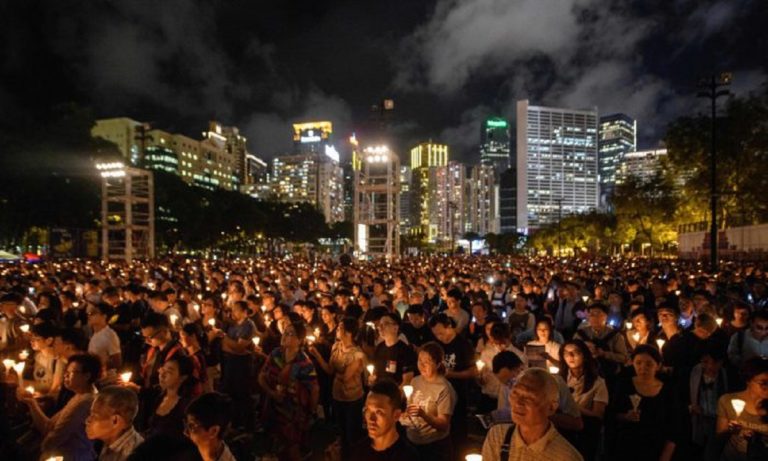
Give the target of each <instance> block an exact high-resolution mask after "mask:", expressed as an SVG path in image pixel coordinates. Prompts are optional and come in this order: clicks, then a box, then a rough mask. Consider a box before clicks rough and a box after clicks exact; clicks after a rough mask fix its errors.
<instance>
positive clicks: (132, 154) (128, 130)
mask: <svg viewBox="0 0 768 461" xmlns="http://www.w3.org/2000/svg"><path fill="white" fill-rule="evenodd" d="M143 127H144V125H143V124H142V123H141V122H137V121H136V120H133V119H130V118H127V117H118V118H106V119H101V120H96V123H95V125H94V126H93V128H91V136H92V137H94V138H101V139H104V140H106V141H109V142H111V143H113V144H114V145H115V146H117V150H118V151H120V154H121V155H122V156H123V159H125V161H126V162H130V164H131V165H134V166H138V165H139V163H140V161H141V148H142V145H141V140H140V139H137V134H139V133H140V131H141V129H142V128H143Z"/></svg>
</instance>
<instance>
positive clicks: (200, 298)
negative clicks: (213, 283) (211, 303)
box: [197, 293, 203, 301]
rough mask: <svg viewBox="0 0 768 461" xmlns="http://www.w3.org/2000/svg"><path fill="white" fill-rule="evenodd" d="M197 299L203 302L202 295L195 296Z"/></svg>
mask: <svg viewBox="0 0 768 461" xmlns="http://www.w3.org/2000/svg"><path fill="white" fill-rule="evenodd" d="M197 299H199V300H200V301H202V300H203V294H202V293H201V294H199V295H197Z"/></svg>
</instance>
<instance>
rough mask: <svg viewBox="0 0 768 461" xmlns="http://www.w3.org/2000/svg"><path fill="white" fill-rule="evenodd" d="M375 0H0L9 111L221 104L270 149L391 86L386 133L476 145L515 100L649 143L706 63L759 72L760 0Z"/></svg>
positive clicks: (357, 127) (179, 108)
mask: <svg viewBox="0 0 768 461" xmlns="http://www.w3.org/2000/svg"><path fill="white" fill-rule="evenodd" d="M386 3H387V4H386V5H383V4H371V5H363V4H346V3H343V2H326V3H325V4H323V5H322V6H317V5H315V6H312V5H308V4H304V3H302V2H261V3H260V4H259V6H258V8H257V7H251V6H249V5H246V4H244V3H237V2H231V3H227V4H215V5H207V4H203V3H196V2H174V1H169V2H162V4H159V5H156V6H155V7H154V8H147V6H148V5H149V4H148V3H147V4H144V3H142V2H141V1H138V2H119V1H118V2H109V3H108V4H107V3H105V2H89V3H88V4H79V5H75V6H73V7H71V8H66V9H63V8H61V7H60V6H58V5H56V4H55V3H54V2H46V1H42V2H38V3H36V4H33V5H25V6H24V7H9V8H7V13H8V14H5V15H3V16H4V19H3V20H2V21H3V22H4V23H5V24H4V25H5V26H7V27H4V31H3V32H2V33H3V37H4V40H3V42H4V43H6V45H5V46H6V50H7V51H8V52H7V53H5V54H6V56H8V57H9V58H8V59H7V60H6V61H5V62H4V66H3V68H2V69H3V70H2V72H3V75H4V77H5V78H4V79H3V84H2V85H0V101H2V102H3V104H4V107H5V108H6V110H5V111H4V114H5V117H6V119H4V121H5V122H12V121H13V122H16V123H21V122H23V121H25V120H29V119H32V120H34V119H35V118H36V117H38V116H39V114H41V113H44V112H45V111H46V110H48V108H50V107H51V106H54V105H55V104H57V103H64V102H75V103H78V104H81V105H84V106H89V107H92V108H93V109H94V111H95V115H96V117H97V118H109V117H119V116H127V117H131V118H133V119H136V120H146V121H150V122H152V126H153V127H155V128H158V129H162V130H166V131H169V132H174V133H181V134H183V135H186V136H192V135H194V134H195V133H197V132H199V127H200V126H203V125H204V124H207V122H208V121H209V120H219V121H220V122H221V123H222V124H224V125H226V126H237V127H239V128H240V129H241V131H242V133H243V135H244V136H245V137H246V138H247V139H248V140H249V143H250V145H251V146H252V148H251V151H252V152H253V153H254V154H255V155H256V156H258V157H260V158H264V159H271V158H273V157H274V156H275V155H277V154H284V153H287V152H289V151H290V149H291V143H290V139H286V136H285V134H286V133H290V125H291V124H292V123H295V122H299V121H306V120H325V119H328V120H330V121H331V122H333V123H334V126H335V127H337V129H336V131H337V132H338V133H348V132H358V131H361V130H363V129H364V128H365V125H366V123H367V122H369V120H370V119H371V107H372V106H373V105H377V104H379V102H380V101H382V100H383V99H387V98H391V99H392V100H393V101H394V105H395V110H394V116H393V117H391V120H390V122H389V123H390V125H391V134H392V136H393V137H394V138H395V142H396V143H397V144H399V145H396V146H394V147H396V150H399V151H400V152H401V153H402V152H405V149H407V148H410V147H411V146H412V145H415V144H416V143H417V142H420V141H423V140H426V139H430V138H431V139H434V140H436V141H439V142H442V143H446V144H448V145H449V146H450V147H451V150H452V152H454V154H455V157H454V158H455V159H457V160H460V161H464V162H471V161H472V160H473V159H474V157H475V156H476V155H477V153H478V149H479V145H478V140H477V133H478V130H479V127H480V126H481V123H482V121H483V120H485V119H486V118H488V117H494V116H499V117H503V118H505V119H506V120H508V121H510V123H513V114H514V111H515V103H516V101H517V100H522V99H529V100H531V101H534V102H535V103H536V104H541V105H545V106H556V107H569V108H574V109H579V108H584V107H593V106H597V107H598V108H599V111H600V112H599V115H605V114H609V113H616V112H621V113H626V114H627V115H629V116H630V117H632V118H634V119H636V120H637V121H638V146H637V148H639V149H643V148H653V147H656V146H657V143H658V141H659V140H660V139H661V138H662V136H663V135H664V129H665V127H666V124H667V123H668V122H669V121H671V120H672V119H674V118H675V117H678V116H681V115H693V114H695V113H697V112H701V111H703V110H705V104H704V103H703V101H698V100H696V99H695V89H694V88H693V87H694V86H695V85H694V83H695V82H696V81H697V80H698V79H699V78H700V77H701V76H703V75H707V74H709V73H711V72H713V71H719V70H730V71H733V72H734V75H735V77H734V81H733V84H732V87H731V91H732V92H733V93H734V94H736V95H744V94H746V93H747V92H748V91H750V90H753V89H755V88H757V87H758V85H759V84H760V83H761V82H763V81H764V80H765V76H766V64H765V63H764V62H762V61H761V60H759V59H756V56H761V55H765V53H764V52H761V50H762V51H764V48H765V46H766V45H765V43H766V41H765V40H764V39H761V37H764V36H765V32H764V31H763V30H762V29H761V28H760V26H759V24H760V18H761V17H764V15H762V14H761V13H764V6H763V5H760V3H759V2H756V1H749V0H742V1H733V2H725V1H714V0H713V1H702V2H692V1H683V0H680V1H676V2H657V3H655V4H651V5H648V4H647V2H610V3H609V4H607V5H606V4H605V3H604V2H596V1H587V0H580V1H576V0H574V1H569V2H567V3H566V4H565V5H560V7H558V8H557V9H554V8H551V7H549V6H547V5H544V4H541V3H540V2H531V1H517V2H506V1H490V0H471V1H465V2H459V3H456V2H447V1H427V2H419V3H418V5H414V4H413V2H406V1H395V2H386ZM224 24H226V27H225V26H224ZM274 24H280V25H281V26H280V28H276V27H275V25H274ZM350 24H352V25H354V27H348V25H350ZM449 50H450V52H449ZM586 50H589V53H587V52H586ZM714 63H717V64H716V65H715V64H714Z"/></svg>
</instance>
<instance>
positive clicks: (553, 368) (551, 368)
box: [549, 367, 560, 375]
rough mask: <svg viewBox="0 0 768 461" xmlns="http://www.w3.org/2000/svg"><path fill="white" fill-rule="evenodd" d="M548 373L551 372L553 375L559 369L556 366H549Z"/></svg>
mask: <svg viewBox="0 0 768 461" xmlns="http://www.w3.org/2000/svg"><path fill="white" fill-rule="evenodd" d="M549 373H550V374H553V375H556V374H558V373H560V369H559V368H558V367H549Z"/></svg>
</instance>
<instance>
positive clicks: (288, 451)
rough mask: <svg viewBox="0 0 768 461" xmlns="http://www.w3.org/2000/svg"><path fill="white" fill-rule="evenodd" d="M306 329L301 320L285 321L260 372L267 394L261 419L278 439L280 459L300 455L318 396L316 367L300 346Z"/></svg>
mask: <svg viewBox="0 0 768 461" xmlns="http://www.w3.org/2000/svg"><path fill="white" fill-rule="evenodd" d="M306 333H307V331H306V328H305V327H304V324H303V323H302V322H301V321H300V320H296V321H292V322H286V326H285V327H284V331H283V334H282V338H281V344H280V347H278V348H276V349H275V350H273V351H272V353H271V354H270V355H269V358H268V359H267V362H266V363H265V364H264V366H263V367H262V369H261V373H260V374H259V385H260V386H261V388H262V389H263V390H264V392H266V394H267V397H268V398H267V400H266V402H265V408H264V411H263V412H262V417H263V422H264V424H265V426H266V428H267V430H268V432H269V433H270V434H271V435H272V436H273V437H274V439H275V441H276V442H277V445H278V450H279V452H280V455H281V459H287V460H292V461H296V460H299V459H301V457H302V456H301V449H302V447H304V446H306V443H307V441H308V440H307V436H308V429H309V425H310V422H311V416H312V414H313V413H314V412H315V409H316V408H317V403H318V401H319V398H320V389H319V387H318V384H317V373H316V372H315V367H314V366H313V365H312V362H311V361H310V360H309V357H307V356H306V354H304V352H303V351H302V348H301V345H302V342H303V341H304V338H305V337H306Z"/></svg>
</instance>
